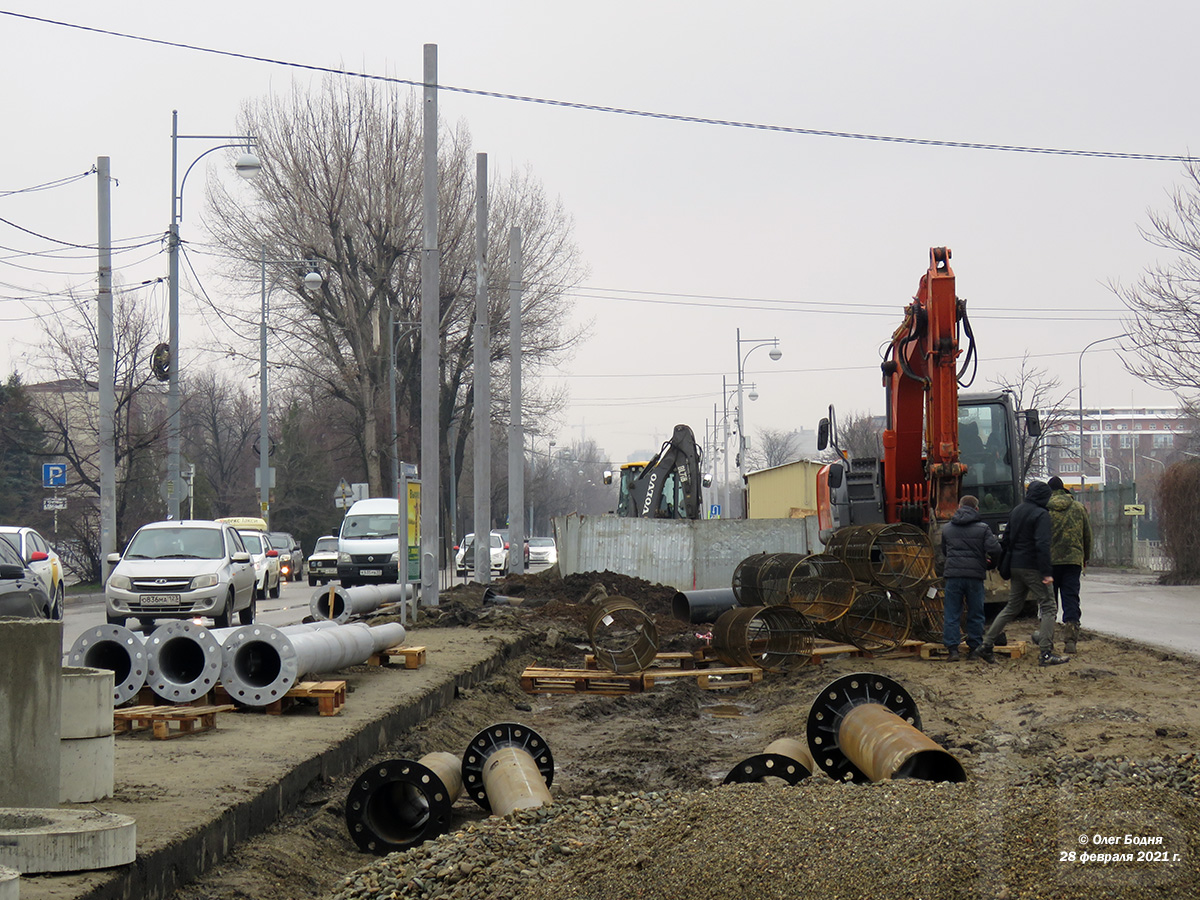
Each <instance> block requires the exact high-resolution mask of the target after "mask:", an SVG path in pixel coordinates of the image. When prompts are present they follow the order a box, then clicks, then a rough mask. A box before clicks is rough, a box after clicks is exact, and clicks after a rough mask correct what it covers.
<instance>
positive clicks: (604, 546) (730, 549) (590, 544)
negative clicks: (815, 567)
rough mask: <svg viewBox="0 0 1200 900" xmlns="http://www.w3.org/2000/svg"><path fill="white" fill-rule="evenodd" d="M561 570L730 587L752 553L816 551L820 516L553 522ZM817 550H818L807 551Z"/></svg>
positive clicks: (691, 586)
mask: <svg viewBox="0 0 1200 900" xmlns="http://www.w3.org/2000/svg"><path fill="white" fill-rule="evenodd" d="M554 532H555V540H556V542H557V543H558V565H559V569H560V570H561V571H562V574H563V575H574V574H576V573H578V572H606V571H607V572H616V573H617V574H620V575H629V576H632V577H635V578H643V579H645V580H646V581H650V582H653V583H655V584H666V585H670V586H671V587H674V588H675V589H677V590H681V591H691V590H703V589H706V588H719V587H729V585H730V582H731V580H732V578H733V570H734V569H735V568H736V567H737V564H738V563H740V562H741V561H742V560H743V559H745V558H746V557H747V556H751V555H753V554H755V553H764V552H768V553H805V554H806V553H817V552H819V548H820V546H821V545H820V542H819V541H818V539H817V522H816V519H815V518H807V519H702V520H699V521H688V520H679V519H626V518H620V517H617V516H579V515H570V516H561V517H558V518H556V519H555V520H554ZM810 548H817V549H810Z"/></svg>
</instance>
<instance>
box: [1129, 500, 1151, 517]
mask: <svg viewBox="0 0 1200 900" xmlns="http://www.w3.org/2000/svg"><path fill="white" fill-rule="evenodd" d="M1145 514H1146V504H1145V503H1126V504H1125V515H1127V516H1144V515H1145Z"/></svg>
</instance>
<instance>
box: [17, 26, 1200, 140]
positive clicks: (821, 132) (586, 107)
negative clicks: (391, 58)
mask: <svg viewBox="0 0 1200 900" xmlns="http://www.w3.org/2000/svg"><path fill="white" fill-rule="evenodd" d="M0 15H4V16H11V17H13V18H16V19H25V20H27V21H30V22H40V23H42V24H44V25H56V26H58V27H60V28H72V29H75V30H77V31H86V32H91V33H93V34H103V35H107V36H108V37H118V38H122V39H124V40H131V41H140V42H142V43H147V44H157V45H159V46H162V47H173V48H176V49H179V50H194V51H196V52H197V53H209V54H212V55H214V56H224V57H228V58H230V59H241V60H247V61H249V62H261V63H267V64H269V65H274V66H285V67H287V68H292V69H301V70H304V71H309V72H321V73H324V74H328V75H338V76H341V77H345V78H361V79H365V80H369V81H380V82H385V83H388V84H402V85H406V86H408V87H424V82H421V81H417V80H414V79H409V78H395V77H391V76H386V75H372V74H370V73H366V72H353V71H350V70H348V69H335V68H332V67H330V66H317V65H312V64H311V63H298V62H291V61H288V60H281V59H273V58H271V57H267V56H256V55H254V54H250V53H237V52H235V51H232V50H218V49H215V48H213V47H202V46H199V45H197V44H185V43H182V42H181V41H168V40H163V39H161V38H151V37H146V36H144V35H137V34H129V33H126V32H122V31H112V30H110V29H107V28H96V27H94V26H91V25H80V24H78V23H75V22H61V21H58V20H55V19H47V18H43V17H41V16H31V15H28V14H26V13H17V12H12V11H10V10H3V9H0ZM437 88H438V90H440V91H446V92H450V93H458V94H467V95H472V96H476V97H487V98H490V99H493V100H511V101H515V102H519V103H535V104H540V105H543V106H554V107H559V108H562V109H578V110H583V111H587V112H601V113H608V114H610V115H620V116H633V117H637V118H644V119H659V120H664V121H670V122H686V123H689V124H693V125H715V126H720V127H724V128H745V129H751V130H755V131H770V132H776V133H781V134H799V135H807V136H811V137H832V138H841V139H844V140H856V141H876V142H881V143H891V144H915V145H917V146H924V147H947V148H952V149H959V150H993V151H999V152H1004V153H1037V154H1042V155H1049V156H1081V157H1091V158H1098V159H1130V160H1142V161H1149V162H1176V163H1178V162H1189V161H1190V160H1191V157H1190V156H1186V155H1176V154H1166V153H1130V152H1122V151H1112V150H1078V149H1069V148H1063V147H1035V146H1022V145H1016V144H991V143H979V142H975V141H947V140H936V139H932V138H912V137H900V136H897V135H885V134H867V133H861V132H852V131H831V130H828V129H822V128H803V127H798V126H790V125H770V124H766V123H761V122H744V121H739V120H736V119H715V118H709V117H705V116H686V115H681V114H678V113H663V112H653V111H650V110H643V109H630V108H627V107H620V106H600V105H597V104H593V103H580V102H577V101H572V100H553V99H550V98H546V97H532V96H528V95H525V94H509V93H504V92H501V91H487V90H481V89H478V88H466V87H457V86H454V85H448V84H439V85H437Z"/></svg>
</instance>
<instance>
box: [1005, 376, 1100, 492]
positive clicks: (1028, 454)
mask: <svg viewBox="0 0 1200 900" xmlns="http://www.w3.org/2000/svg"><path fill="white" fill-rule="evenodd" d="M990 381H991V384H993V385H994V386H995V387H997V388H999V389H1000V390H1002V391H1008V392H1010V393H1011V394H1012V397H1013V405H1014V406H1015V407H1016V408H1017V409H1018V410H1025V409H1036V410H1037V411H1038V417H1039V420H1040V422H1041V426H1042V429H1041V434H1040V435H1039V436H1037V437H1035V436H1033V435H1031V434H1029V432H1028V430H1027V429H1026V427H1025V419H1024V417H1018V419H1017V444H1018V446H1019V447H1020V448H1021V471H1022V472H1023V473H1024V475H1025V477H1026V478H1044V477H1045V476H1046V475H1048V474H1049V473H1048V472H1047V471H1046V454H1045V453H1044V452H1043V451H1044V450H1048V449H1051V448H1053V449H1057V450H1059V451H1060V452H1062V453H1065V454H1070V455H1072V456H1076V455H1078V453H1079V451H1078V450H1077V449H1075V448H1072V447H1070V446H1069V444H1068V440H1067V437H1068V435H1070V434H1073V433H1074V434H1077V433H1078V428H1075V429H1074V430H1073V429H1072V427H1071V426H1072V414H1073V412H1074V410H1073V409H1072V407H1071V403H1070V401H1071V391H1070V390H1063V389H1062V381H1061V380H1060V379H1059V378H1058V377H1057V376H1053V375H1050V374H1049V373H1048V372H1047V371H1046V370H1045V369H1040V368H1037V367H1035V366H1033V365H1031V364H1030V362H1029V354H1028V353H1027V354H1025V356H1023V357H1022V358H1021V365H1020V367H1019V368H1018V369H1017V371H1016V372H1015V373H1013V374H1000V375H997V376H996V377H995V378H992V379H990Z"/></svg>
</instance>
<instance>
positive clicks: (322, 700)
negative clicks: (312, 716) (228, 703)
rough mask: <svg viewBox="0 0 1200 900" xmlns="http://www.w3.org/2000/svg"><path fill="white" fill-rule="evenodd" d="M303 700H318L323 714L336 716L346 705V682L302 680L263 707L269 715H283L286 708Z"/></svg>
mask: <svg viewBox="0 0 1200 900" xmlns="http://www.w3.org/2000/svg"><path fill="white" fill-rule="evenodd" d="M301 700H316V701H317V710H318V711H319V712H320V714H321V715H323V716H336V715H337V714H338V713H340V712H341V711H342V707H343V706H345V705H346V682H344V681H300V682H297V683H296V685H295V687H293V688H292V689H291V690H290V691H288V692H287V693H286V694H284V695H283V696H282V697H280V698H279V699H278V700H276V701H275V702H274V703H268V704H267V705H266V706H265V707H263V709H264V710H265V711H266V713H267V715H269V716H280V715H283V711H284V710H285V709H288V708H290V707H291V706H294V705H295V704H296V703H298V702H299V701H301Z"/></svg>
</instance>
